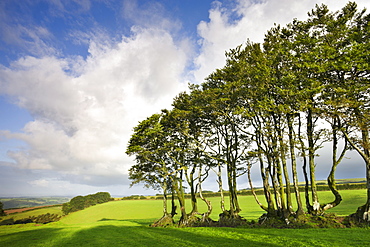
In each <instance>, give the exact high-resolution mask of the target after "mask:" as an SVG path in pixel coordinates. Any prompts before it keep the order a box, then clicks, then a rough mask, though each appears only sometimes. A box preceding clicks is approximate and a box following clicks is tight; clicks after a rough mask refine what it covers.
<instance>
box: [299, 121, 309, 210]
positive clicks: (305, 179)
mask: <svg viewBox="0 0 370 247" xmlns="http://www.w3.org/2000/svg"><path fill="white" fill-rule="evenodd" d="M301 127H302V123H301V117H300V116H299V118H298V139H299V143H300V147H301V156H302V159H303V166H302V170H303V176H304V181H305V187H304V195H305V201H306V208H307V211H308V212H309V213H310V212H312V206H311V203H310V195H309V182H308V174H307V156H306V150H305V149H306V148H305V145H304V141H303V139H302V135H301V133H302V131H301Z"/></svg>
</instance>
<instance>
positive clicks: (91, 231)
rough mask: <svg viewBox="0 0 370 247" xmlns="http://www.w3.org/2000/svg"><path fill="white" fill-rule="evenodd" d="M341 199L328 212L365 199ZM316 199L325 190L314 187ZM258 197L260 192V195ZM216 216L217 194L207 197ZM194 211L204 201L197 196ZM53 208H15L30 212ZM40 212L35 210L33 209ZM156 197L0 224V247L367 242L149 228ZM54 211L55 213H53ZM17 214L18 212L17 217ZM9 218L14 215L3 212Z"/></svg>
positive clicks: (363, 235) (157, 207) (363, 242)
mask: <svg viewBox="0 0 370 247" xmlns="http://www.w3.org/2000/svg"><path fill="white" fill-rule="evenodd" d="M342 194H343V202H342V204H341V205H340V206H338V207H337V208H334V209H333V210H332V211H331V212H335V213H337V214H339V215H348V214H350V213H352V212H354V211H355V210H356V208H357V207H358V206H360V205H362V204H363V202H364V201H365V196H366V192H365V190H351V191H342ZM320 198H321V201H322V202H326V201H330V200H331V199H332V198H331V194H330V192H320ZM261 199H262V197H261ZM211 200H212V202H213V207H214V211H213V213H212V215H213V218H214V219H217V215H218V213H219V212H220V210H219V209H218V208H219V201H218V198H211ZM240 204H241V205H242V208H243V211H242V212H241V215H242V216H244V217H245V218H247V219H257V218H258V217H259V216H260V215H261V213H263V211H262V210H261V209H259V207H258V206H257V204H256V203H255V201H254V199H253V197H251V196H242V197H240ZM199 207H200V208H199V211H202V210H205V206H204V205H203V203H202V202H201V201H199ZM41 210H60V209H58V208H57V207H55V208H48V209H38V210H34V211H30V212H24V213H19V214H18V215H17V218H22V217H23V216H25V215H26V214H30V213H31V214H32V213H33V214H32V215H36V214H38V213H40V214H42V213H45V211H42V212H41ZM38 211H40V212H38ZM161 211H162V209H161V201H160V200H132V201H130V200H125V201H112V202H108V203H105V204H100V205H96V206H93V207H90V208H87V209H85V210H82V211H79V212H75V213H71V214H69V215H68V216H66V217H64V218H62V219H61V220H60V221H59V222H54V223H50V224H46V225H35V224H26V225H13V226H0V246H368V245H369V244H370V237H369V233H370V230H369V229H363V228H352V229H270V228H269V229H265V228H263V229H262V228H258V229H257V228H256V229H251V228H226V227H209V228H202V227H199V228H151V227H148V225H149V224H151V223H152V222H153V221H154V220H155V219H158V218H159V217H160V216H161V215H162V213H161ZM54 213H55V212H54ZM22 215H23V216H22ZM7 217H15V215H12V216H7Z"/></svg>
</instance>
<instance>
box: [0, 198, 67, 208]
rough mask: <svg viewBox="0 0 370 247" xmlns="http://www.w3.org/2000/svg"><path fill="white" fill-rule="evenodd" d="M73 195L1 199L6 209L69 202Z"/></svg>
mask: <svg viewBox="0 0 370 247" xmlns="http://www.w3.org/2000/svg"><path fill="white" fill-rule="evenodd" d="M70 199H71V197H60V196H53V197H32V198H31V197H14V198H10V197H4V198H0V201H1V202H2V203H3V204H4V209H9V208H28V207H38V206H48V205H57V204H62V203H65V202H68V201H69V200H70Z"/></svg>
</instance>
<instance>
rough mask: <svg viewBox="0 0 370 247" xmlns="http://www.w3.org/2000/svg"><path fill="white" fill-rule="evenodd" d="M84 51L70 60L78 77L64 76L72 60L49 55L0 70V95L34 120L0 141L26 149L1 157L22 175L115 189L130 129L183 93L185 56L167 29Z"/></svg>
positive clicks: (138, 32) (141, 32)
mask: <svg viewBox="0 0 370 247" xmlns="http://www.w3.org/2000/svg"><path fill="white" fill-rule="evenodd" d="M89 52H90V55H89V57H88V58H87V59H86V60H82V61H81V59H77V60H78V61H77V63H78V68H79V70H80V71H79V74H80V75H79V76H78V77H75V76H71V75H70V73H69V72H68V70H70V69H71V68H74V67H76V64H74V62H73V61H67V60H64V59H59V58H56V57H50V56H49V57H43V58H34V57H25V58H22V59H19V60H17V61H16V62H14V63H13V64H12V65H11V66H10V68H5V67H3V68H1V69H0V78H2V79H1V82H0V89H1V91H2V92H4V93H6V94H7V95H9V96H11V97H12V98H13V99H14V101H15V102H16V103H17V104H18V105H19V106H20V107H22V108H26V109H27V110H28V111H29V112H30V113H31V114H32V116H33V117H34V118H35V120H34V121H32V122H29V123H27V124H26V126H25V127H24V128H23V132H21V133H11V132H9V131H3V132H2V135H3V136H6V137H7V138H15V139H19V140H22V141H24V142H26V143H27V145H28V148H27V149H26V150H18V151H10V152H9V153H8V156H9V157H11V158H12V159H13V160H15V161H16V163H17V164H18V165H19V166H20V167H22V168H24V169H46V170H57V171H61V172H63V173H65V174H69V175H75V176H78V177H79V179H76V177H74V181H73V182H81V183H91V184H92V183H94V181H95V182H96V179H97V177H100V178H104V179H105V180H106V181H105V182H104V181H101V183H106V184H109V183H118V181H120V182H122V181H121V179H119V178H118V176H119V175H121V176H122V175H123V174H127V170H128V168H129V166H130V165H131V164H132V158H128V157H127V156H126V155H125V154H124V153H125V148H126V145H127V142H128V139H129V137H130V135H131V131H132V128H133V127H134V126H135V125H136V124H137V123H138V121H141V120H143V119H145V118H146V117H148V116H149V115H150V114H153V113H156V112H158V111H160V109H162V108H168V107H169V106H170V104H171V102H172V99H173V97H174V96H175V95H176V94H177V93H178V92H180V91H181V90H183V89H184V87H183V85H184V84H183V81H182V79H181V75H182V74H183V70H184V68H185V66H186V62H187V59H186V54H185V51H184V50H183V49H182V48H181V47H179V46H178V45H176V44H175V43H174V41H173V39H172V37H171V35H170V34H169V33H167V32H166V31H164V30H150V29H140V28H136V29H135V30H134V35H133V36H131V37H123V39H122V41H121V42H119V43H117V44H114V45H113V46H108V47H107V46H105V45H104V44H97V43H96V41H94V42H92V43H91V44H90V49H89ZM72 74H74V73H72ZM112 177H113V178H115V179H112ZM71 178H72V177H71ZM78 180H79V181H78ZM89 181H90V182H89ZM108 181H110V182H108Z"/></svg>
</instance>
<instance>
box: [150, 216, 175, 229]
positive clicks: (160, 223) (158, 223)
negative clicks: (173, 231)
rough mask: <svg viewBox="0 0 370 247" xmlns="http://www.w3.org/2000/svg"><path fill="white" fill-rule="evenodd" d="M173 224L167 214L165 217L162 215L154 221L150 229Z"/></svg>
mask: <svg viewBox="0 0 370 247" xmlns="http://www.w3.org/2000/svg"><path fill="white" fill-rule="evenodd" d="M174 224H175V222H174V220H173V218H172V217H171V215H169V214H166V215H163V216H162V218H160V219H159V220H157V221H155V222H154V223H153V224H152V225H151V227H169V226H173V225H174Z"/></svg>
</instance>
